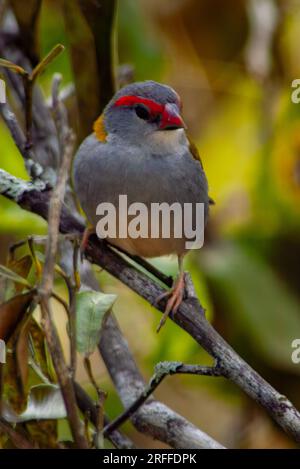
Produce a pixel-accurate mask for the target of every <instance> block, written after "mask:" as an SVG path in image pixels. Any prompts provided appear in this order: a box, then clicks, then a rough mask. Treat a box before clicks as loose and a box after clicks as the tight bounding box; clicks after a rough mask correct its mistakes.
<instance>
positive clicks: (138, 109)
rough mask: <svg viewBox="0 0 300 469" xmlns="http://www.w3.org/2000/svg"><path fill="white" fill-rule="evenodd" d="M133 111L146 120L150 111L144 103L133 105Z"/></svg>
mask: <svg viewBox="0 0 300 469" xmlns="http://www.w3.org/2000/svg"><path fill="white" fill-rule="evenodd" d="M134 109H135V113H136V115H137V116H138V117H139V118H140V119H143V120H145V121H146V120H148V119H149V118H150V111H149V109H148V108H147V106H144V104H137V105H136V106H135V108H134Z"/></svg>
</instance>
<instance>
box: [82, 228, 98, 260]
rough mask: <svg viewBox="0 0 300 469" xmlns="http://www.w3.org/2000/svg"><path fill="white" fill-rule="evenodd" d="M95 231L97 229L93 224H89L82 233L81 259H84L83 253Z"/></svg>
mask: <svg viewBox="0 0 300 469" xmlns="http://www.w3.org/2000/svg"><path fill="white" fill-rule="evenodd" d="M94 233H95V229H94V228H93V227H92V226H91V225H88V226H87V227H86V228H85V230H84V232H83V235H82V238H81V242H80V258H81V261H82V260H83V255H84V251H85V250H86V247H87V245H88V242H89V239H90V236H91V235H92V234H94Z"/></svg>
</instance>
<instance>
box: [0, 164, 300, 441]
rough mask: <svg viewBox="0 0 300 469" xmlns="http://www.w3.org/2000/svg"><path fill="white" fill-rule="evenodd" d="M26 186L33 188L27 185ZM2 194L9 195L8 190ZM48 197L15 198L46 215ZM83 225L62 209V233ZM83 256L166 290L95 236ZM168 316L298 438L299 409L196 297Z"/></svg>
mask: <svg viewBox="0 0 300 469" xmlns="http://www.w3.org/2000/svg"><path fill="white" fill-rule="evenodd" d="M3 173H5V172H3V171H0V193H1V181H2V178H3V176H5V175H3ZM6 177H7V174H6ZM4 179H5V177H4ZM11 182H12V181H11ZM20 184H21V186H22V187H23V186H24V182H23V183H20V181H19V180H16V185H17V187H19V186H20ZM10 187H11V184H10ZM28 188H29V189H32V188H31V187H30V185H29V186H28ZM4 195H6V196H8V197H9V194H8V193H6V194H4ZM47 198H48V196H47V193H46V192H43V191H42V192H39V191H36V190H35V189H32V190H29V191H24V192H23V194H22V195H21V194H19V197H18V200H16V202H17V203H19V205H21V206H25V207H26V208H27V209H29V210H31V211H33V212H35V213H37V214H40V215H41V216H44V218H45V213H46V211H47ZM78 228H79V230H78ZM83 228H84V227H83V225H81V226H80V223H79V222H78V220H77V219H75V218H74V217H73V215H71V214H70V213H68V212H67V210H65V211H64V213H63V215H62V217H61V221H60V230H61V232H62V233H71V232H73V233H80V232H82V231H83ZM86 256H87V258H88V259H89V260H90V262H93V263H94V264H97V265H99V266H100V267H102V268H104V269H105V270H107V272H109V273H110V274H111V275H113V276H114V277H116V278H118V279H119V280H120V281H121V282H123V283H124V284H125V285H127V286H128V287H129V288H131V289H132V290H133V291H135V292H136V293H137V294H139V295H140V296H141V297H142V298H144V299H146V300H147V301H148V302H149V303H150V304H152V305H153V304H154V303H155V299H156V298H157V297H158V296H159V295H161V294H162V293H163V292H164V291H165V290H164V289H163V288H162V287H161V286H160V285H159V284H158V283H157V282H155V281H154V280H152V279H150V278H149V277H148V276H147V275H146V274H144V273H143V272H141V271H139V270H138V269H137V268H136V267H135V266H133V265H132V264H131V263H129V262H128V261H127V260H125V259H124V258H123V257H122V256H120V255H119V254H117V253H116V252H115V250H114V249H112V248H111V247H109V246H108V245H107V244H106V243H105V242H103V241H100V240H98V239H97V238H96V237H94V238H93V237H91V238H90V240H89V243H88V245H87V249H86ZM164 307H165V304H164V302H162V303H161V304H160V305H159V306H157V309H159V311H161V312H163V311H164ZM170 318H171V319H172V320H173V321H174V322H175V323H176V324H177V325H178V326H179V327H181V328H182V329H184V330H185V331H186V332H187V333H188V334H189V335H191V337H193V338H194V340H196V342H197V343H198V344H199V345H201V346H202V347H203V348H204V349H205V350H206V351H207V352H208V353H209V354H210V355H211V356H212V357H213V358H214V359H215V360H217V362H218V366H219V368H220V373H221V375H222V376H224V377H226V378H227V379H229V380H231V381H232V382H234V383H235V384H236V385H238V386H239V387H240V388H241V389H242V390H243V391H244V392H245V393H246V394H248V395H249V396H250V397H251V398H252V399H254V400H255V401H256V402H257V403H259V404H260V405H262V406H263V407H264V408H265V410H266V411H267V412H268V413H269V414H270V416H271V417H272V418H273V419H274V420H275V421H276V422H277V423H278V425H280V426H281V427H282V428H283V430H285V432H286V433H288V434H289V435H290V436H292V437H293V438H294V439H295V440H296V441H300V413H299V412H298V410H297V409H296V408H295V407H294V406H293V405H292V403H291V402H290V401H289V400H288V399H287V398H286V397H285V396H283V395H281V394H280V393H279V392H277V391H276V390H275V389H274V388H273V387H272V386H271V385H270V384H269V383H267V382H266V381H265V380H264V379H263V378H262V377H261V376H260V375H259V374H258V373H257V372H256V371H254V370H253V369H252V368H251V367H250V366H249V365H248V364H247V363H246V362H245V361H244V360H243V359H242V358H241V357H240V356H239V355H238V354H237V353H236V352H235V351H234V350H233V349H232V348H231V347H230V345H228V344H227V343H226V341H225V340H224V339H223V338H222V337H221V336H220V335H219V334H218V333H217V331H216V330H215V329H214V328H213V327H212V325H211V324H210V323H209V322H208V321H207V320H206V319H205V316H204V311H203V308H202V306H201V305H200V303H199V301H197V303H196V302H195V298H192V302H190V301H189V299H187V300H186V301H184V302H183V303H182V305H181V306H180V308H179V310H178V311H177V313H176V315H175V317H174V316H173V315H171V316H170ZM101 352H102V354H103V356H105V350H104V347H101ZM110 353H111V348H110ZM106 360H107V363H109V357H106ZM120 363H121V362H119V364H120ZM115 366H118V364H116V363H115V362H114V363H109V369H110V368H112V369H113V368H114V367H115ZM110 372H111V370H110ZM117 388H118V385H117ZM118 390H119V388H118ZM119 391H120V390H119ZM132 400H133V398H132V399H131V402H130V403H129V402H127V404H131V403H132Z"/></svg>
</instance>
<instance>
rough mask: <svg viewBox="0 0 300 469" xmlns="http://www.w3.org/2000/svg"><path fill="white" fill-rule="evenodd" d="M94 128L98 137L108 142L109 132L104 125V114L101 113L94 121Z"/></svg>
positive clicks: (101, 140)
mask: <svg viewBox="0 0 300 469" xmlns="http://www.w3.org/2000/svg"><path fill="white" fill-rule="evenodd" d="M93 130H94V132H95V134H96V137H97V139H98V140H100V142H106V137H107V132H106V130H105V126H104V115H103V114H101V116H100V117H98V119H97V120H96V121H95V122H94V125H93Z"/></svg>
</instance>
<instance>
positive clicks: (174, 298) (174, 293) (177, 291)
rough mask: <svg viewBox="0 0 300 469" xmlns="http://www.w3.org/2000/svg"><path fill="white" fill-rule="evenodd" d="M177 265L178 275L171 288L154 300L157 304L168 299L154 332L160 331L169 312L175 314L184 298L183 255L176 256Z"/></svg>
mask: <svg viewBox="0 0 300 469" xmlns="http://www.w3.org/2000/svg"><path fill="white" fill-rule="evenodd" d="M178 265H179V274H178V277H177V279H176V280H175V282H174V285H173V287H172V288H171V290H170V291H168V292H166V293H163V294H162V295H160V296H159V297H158V298H157V300H156V303H159V302H160V301H161V300H162V299H163V298H166V297H169V299H168V301H167V304H166V308H165V311H164V314H163V317H162V318H161V320H160V323H159V325H158V328H157V330H156V332H159V331H160V329H161V328H162V326H163V325H164V324H165V322H166V320H167V318H168V316H169V314H170V313H171V312H172V313H173V314H176V311H177V310H178V308H179V306H180V304H181V302H182V300H183V297H184V292H185V275H184V270H183V255H181V256H178Z"/></svg>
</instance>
